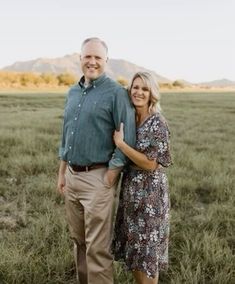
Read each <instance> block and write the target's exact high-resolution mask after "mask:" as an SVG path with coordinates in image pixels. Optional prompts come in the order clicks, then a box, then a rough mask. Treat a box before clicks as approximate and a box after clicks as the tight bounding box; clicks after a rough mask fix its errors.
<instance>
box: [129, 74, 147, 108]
mask: <svg viewBox="0 0 235 284" xmlns="http://www.w3.org/2000/svg"><path fill="white" fill-rule="evenodd" d="M130 94H131V100H132V103H133V105H134V106H135V107H136V108H147V109H148V106H149V100H150V90H149V88H148V87H147V86H146V85H145V84H144V82H143V80H142V79H141V78H140V77H137V78H136V79H135V80H134V81H133V84H132V87H131V91H130Z"/></svg>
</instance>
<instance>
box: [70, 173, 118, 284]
mask: <svg viewBox="0 0 235 284" xmlns="http://www.w3.org/2000/svg"><path fill="white" fill-rule="evenodd" d="M106 170H107V169H106V168H100V169H95V170H92V171H89V172H78V173H72V172H71V171H70V169H67V171H66V190H65V205H66V214H67V220H68V223H69V229H70V233H71V237H72V238H73V240H74V255H75V263H76V268H77V279H79V283H80V284H112V283H113V267H112V262H113V259H112V255H111V253H110V245H111V239H112V227H113V226H112V217H113V203H114V202H113V201H114V192H115V187H116V186H115V185H114V186H113V187H111V188H110V187H108V186H106V185H105V184H104V182H103V178H104V174H105V172H106Z"/></svg>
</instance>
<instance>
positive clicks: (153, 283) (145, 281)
mask: <svg viewBox="0 0 235 284" xmlns="http://www.w3.org/2000/svg"><path fill="white" fill-rule="evenodd" d="M132 273H133V276H134V278H135V281H136V283H137V284H158V273H157V275H156V276H155V277H154V278H148V277H147V275H146V274H145V273H144V272H141V271H138V270H134V271H133V272H132Z"/></svg>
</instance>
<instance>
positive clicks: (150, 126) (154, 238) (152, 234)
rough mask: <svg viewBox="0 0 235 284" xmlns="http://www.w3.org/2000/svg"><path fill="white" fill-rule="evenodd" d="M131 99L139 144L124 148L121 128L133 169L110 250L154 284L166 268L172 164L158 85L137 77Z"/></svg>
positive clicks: (141, 281) (143, 283)
mask: <svg viewBox="0 0 235 284" xmlns="http://www.w3.org/2000/svg"><path fill="white" fill-rule="evenodd" d="M130 96H131V100H132V102H133V104H134V106H135V109H136V126H137V137H136V138H137V141H136V148H135V149H133V148H131V147H130V146H129V145H128V144H126V143H125V140H124V135H123V127H125V126H124V125H123V124H121V126H120V130H119V131H115V133H114V142H115V144H116V146H117V147H118V148H119V149H120V150H121V151H122V152H123V153H124V154H125V155H126V156H127V157H128V158H129V159H130V160H131V164H130V166H129V167H128V168H127V170H126V171H125V172H124V175H123V182H122V188H121V193H120V201H119V207H118V211H117V218H116V224H115V232H114V240H113V246H112V249H113V253H114V256H115V260H120V259H123V260H124V262H125V264H126V267H127V269H128V270H132V272H133V276H134V278H135V280H136V282H137V283H138V284H147V283H149V284H150V283H151V284H156V283H158V275H159V271H160V270H162V269H166V268H167V265H168V236H169V196H168V181H167V177H166V174H165V170H164V168H163V167H168V166H169V165H170V164H171V157H170V151H169V130H168V127H167V123H166V121H165V119H164V118H163V116H162V115H161V114H160V105H159V91H158V85H157V84H156V83H155V81H154V80H153V78H152V76H151V75H150V74H149V73H147V72H139V73H136V74H135V76H134V78H133V79H132V83H131V87H130Z"/></svg>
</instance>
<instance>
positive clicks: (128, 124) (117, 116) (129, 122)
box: [109, 88, 136, 169]
mask: <svg viewBox="0 0 235 284" xmlns="http://www.w3.org/2000/svg"><path fill="white" fill-rule="evenodd" d="M113 114H114V123H115V128H116V129H117V130H118V129H119V127H120V124H121V122H123V124H124V140H125V142H126V143H127V144H128V145H130V146H131V147H135V142H136V126H135V110H134V107H133V106H132V104H131V102H130V98H129V96H128V94H127V90H126V89H124V88H121V89H119V90H118V93H117V95H116V97H115V101H114V105H113ZM126 162H127V157H126V156H125V155H124V154H123V153H122V152H121V151H120V150H119V149H118V148H116V149H115V151H114V153H113V156H112V159H111V160H110V161H109V168H110V169H115V168H118V167H123V166H124V165H125V164H126Z"/></svg>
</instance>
